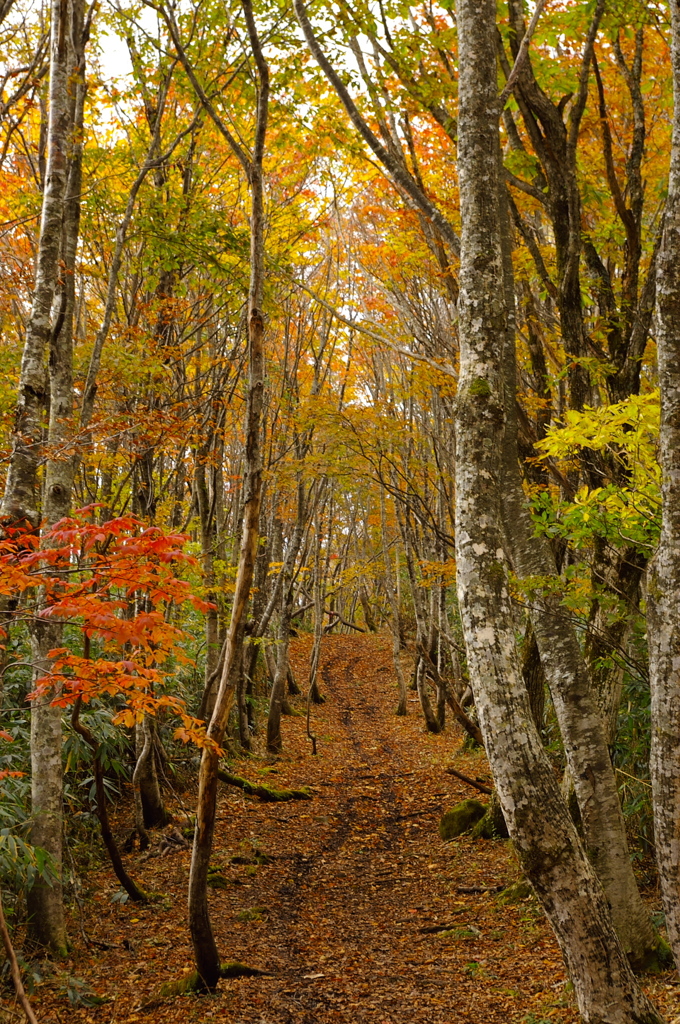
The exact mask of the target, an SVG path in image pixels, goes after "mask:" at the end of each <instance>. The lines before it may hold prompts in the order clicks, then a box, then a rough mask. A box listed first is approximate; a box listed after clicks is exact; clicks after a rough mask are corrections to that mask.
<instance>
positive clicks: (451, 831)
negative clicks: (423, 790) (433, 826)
mask: <svg viewBox="0 0 680 1024" xmlns="http://www.w3.org/2000/svg"><path fill="white" fill-rule="evenodd" d="M485 814H486V806H485V805H484V804H483V803H481V802H480V801H479V800H463V801H462V802H461V803H459V804H456V806H455V807H452V808H451V809H450V810H448V811H445V812H444V814H443V815H442V817H441V820H440V822H439V835H440V836H441V837H442V839H444V840H447V839H455V838H456V836H462V835H463V833H464V832H469V831H470V829H471V828H473V827H474V826H475V825H476V824H477V822H478V821H480V820H481V819H482V818H483V817H484V816H485Z"/></svg>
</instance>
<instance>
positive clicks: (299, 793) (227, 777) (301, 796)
mask: <svg viewBox="0 0 680 1024" xmlns="http://www.w3.org/2000/svg"><path fill="white" fill-rule="evenodd" d="M217 778H218V779H219V780H220V782H224V783H225V784H226V785H227V786H236V787H237V789H242V790H243V792H244V793H247V794H248V796H256V797H258V798H259V799H260V800H263V801H264V802H265V803H269V804H277V803H283V802H284V801H285V800H311V799H312V794H311V793H310V792H309V790H307V789H272V788H271V787H270V786H262V785H257V784H256V783H253V782H248V780H247V779H242V778H241V777H240V776H239V775H232V774H231V772H227V771H224V769H223V768H220V769H219V770H218V772H217Z"/></svg>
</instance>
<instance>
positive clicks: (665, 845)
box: [647, 0, 680, 966]
mask: <svg viewBox="0 0 680 1024" xmlns="http://www.w3.org/2000/svg"><path fill="white" fill-rule="evenodd" d="M670 7H671V13H672V26H673V42H672V50H671V62H672V72H673V96H674V102H675V109H674V115H673V141H672V148H671V171H670V180H669V183H668V199H667V200H666V215H665V223H664V232H663V241H662V245H661V252H660V254H659V269H658V274H657V321H658V329H657V334H656V343H657V351H658V359H659V385H660V390H661V435H660V450H661V469H662V508H663V511H662V526H661V538H660V540H659V547H658V550H657V552H656V555H655V556H654V560H653V562H652V567H651V572H650V580H649V586H648V598H647V609H648V612H647V614H648V623H649V625H648V629H649V673H650V682H651V691H652V749H651V756H650V773H651V779H652V792H653V800H654V839H655V845H656V857H657V864H658V867H659V878H660V881H661V894H662V897H663V904H664V910H665V912H666V928H667V929H668V938H669V941H670V944H671V947H672V949H673V955H674V956H675V962H676V964H678V965H679V966H680V842H678V822H679V821H680V746H678V736H679V735H680V603H679V602H678V593H680V273H679V272H678V267H680V5H679V4H678V0H672V3H671V5H670Z"/></svg>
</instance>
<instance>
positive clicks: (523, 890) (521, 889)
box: [498, 878, 534, 904]
mask: <svg viewBox="0 0 680 1024" xmlns="http://www.w3.org/2000/svg"><path fill="white" fill-rule="evenodd" d="M533 895H534V890H533V887H532V885H531V882H529V881H528V880H527V879H526V878H522V879H520V881H519V882H513V884H512V885H509V886H508V887H507V889H503V892H502V893H501V894H500V895H499V897H498V902H499V903H503V904H505V903H521V902H522V900H528V899H529V898H530V897H531V896H533Z"/></svg>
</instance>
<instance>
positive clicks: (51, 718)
mask: <svg viewBox="0 0 680 1024" xmlns="http://www.w3.org/2000/svg"><path fill="white" fill-rule="evenodd" d="M51 16H52V23H51V60H50V114H49V148H48V160H47V172H46V180H45V191H44V194H43V210H42V219H41V225H40V239H39V245H38V258H37V268H36V282H35V289H34V296H33V306H32V310H31V316H30V318H29V325H28V329H27V332H26V342H25V346H24V353H23V358H22V369H21V379H20V388H19V399H18V404H17V422H16V433H15V439H14V443H13V449H12V456H11V460H10V467H9V471H8V475H7V484H6V489H5V500H4V515H5V517H6V518H9V519H12V520H14V521H15V522H23V523H25V524H29V523H30V524H31V525H32V526H34V527H36V526H37V524H38V518H39V515H40V513H39V511H38V501H37V492H38V465H39V460H40V459H41V457H42V456H43V454H44V453H45V452H46V455H47V458H46V467H45V481H44V496H43V502H42V518H43V521H44V523H45V525H47V526H51V525H53V524H54V523H55V522H57V521H58V520H59V519H61V518H63V516H65V515H67V514H68V512H69V510H70V505H71V494H72V490H73V472H74V453H73V450H72V441H71V437H70V435H71V416H72V411H73V314H74V307H75V277H74V275H75V262H76V250H77V245H78V232H79V225H80V192H81V180H82V127H83V106H84V99H85V77H84V72H85V67H84V47H85V43H86V41H87V34H88V33H87V28H86V27H85V26H84V24H83V21H84V18H83V3H82V2H81V0H55V3H54V4H53V7H52V15H51ZM60 272H61V275H62V279H61V281H60V280H59V273H60ZM58 287H59V288H60V299H59V302H58V303H56V304H55V302H54V300H55V295H56V294H57V288H58ZM55 306H56V308H55ZM53 313H54V316H53ZM48 345H49V363H48V372H47V374H46V368H45V355H46V349H47V347H48ZM47 382H49V407H50V416H49V425H48V430H47V444H46V445H44V443H43V437H42V431H43V422H42V421H43V416H44V406H45V399H46V383H47ZM42 601H43V598H42V595H41V594H39V595H38V598H37V610H38V612H39V609H40V607H41V605H42ZM31 634H32V635H31V643H32V651H33V664H34V671H35V672H36V673H37V674H38V675H47V674H48V673H49V670H50V659H49V657H48V652H49V651H50V650H51V649H52V648H55V647H58V646H59V645H60V642H61V637H62V626H61V623H60V622H59V621H58V620H55V619H50V620H47V619H41V618H40V616H39V614H38V615H37V617H36V619H35V621H34V623H33V626H32V630H31ZM55 696H58V694H57V693H56V692H55V691H51V690H50V691H46V692H45V693H44V694H43V695H42V696H41V698H40V699H39V700H38V701H36V702H35V703H34V704H33V706H32V708H31V808H32V817H33V824H32V828H31V842H32V843H33V844H34V845H36V846H41V847H43V848H44V849H46V850H47V851H48V853H49V854H50V856H51V857H52V859H53V862H54V865H55V869H56V874H57V879H56V881H55V882H54V883H53V884H52V885H50V886H48V885H46V884H45V883H44V882H43V881H41V880H38V881H37V882H36V883H35V885H34V886H33V888H32V889H31V891H30V893H29V894H28V901H27V902H28V909H29V914H30V924H29V932H30V935H31V938H32V939H34V940H35V941H37V942H38V943H39V944H40V945H43V946H45V947H47V948H48V949H50V950H52V951H53V952H55V953H57V954H63V953H65V952H66V924H65V920H64V907H63V897H62V888H61V863H62V790H63V782H62V764H61V747H62V712H61V708H59V707H54V706H52V704H51V699H52V698H53V697H55Z"/></svg>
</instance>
